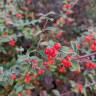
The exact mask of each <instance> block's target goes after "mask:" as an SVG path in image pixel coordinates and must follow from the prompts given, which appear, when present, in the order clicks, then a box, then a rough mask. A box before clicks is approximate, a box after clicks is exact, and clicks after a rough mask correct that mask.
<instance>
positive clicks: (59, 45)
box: [53, 43, 61, 50]
mask: <svg viewBox="0 0 96 96" xmlns="http://www.w3.org/2000/svg"><path fill="white" fill-rule="evenodd" d="M53 48H54V49H56V50H60V49H61V44H60V43H56V44H55V45H54V46H53Z"/></svg>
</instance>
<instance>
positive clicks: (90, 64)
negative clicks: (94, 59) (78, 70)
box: [85, 63, 96, 69]
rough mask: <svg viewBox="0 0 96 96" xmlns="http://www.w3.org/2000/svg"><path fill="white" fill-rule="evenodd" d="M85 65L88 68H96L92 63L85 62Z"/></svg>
mask: <svg viewBox="0 0 96 96" xmlns="http://www.w3.org/2000/svg"><path fill="white" fill-rule="evenodd" d="M85 66H86V68H88V69H94V68H96V65H95V64H94V63H86V64H85Z"/></svg>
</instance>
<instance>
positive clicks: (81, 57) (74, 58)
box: [72, 52, 96, 60]
mask: <svg viewBox="0 0 96 96" xmlns="http://www.w3.org/2000/svg"><path fill="white" fill-rule="evenodd" d="M94 55H96V52H94V53H92V54H88V55H84V56H79V57H77V58H76V57H73V58H72V60H80V59H84V58H87V57H91V56H94Z"/></svg>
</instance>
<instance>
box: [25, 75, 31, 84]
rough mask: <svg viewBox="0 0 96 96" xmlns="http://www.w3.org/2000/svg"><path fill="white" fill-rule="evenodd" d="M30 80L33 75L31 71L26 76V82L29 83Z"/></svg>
mask: <svg viewBox="0 0 96 96" xmlns="http://www.w3.org/2000/svg"><path fill="white" fill-rule="evenodd" d="M30 82H31V76H30V74H29V73H27V74H26V76H25V83H26V84H29V83H30Z"/></svg>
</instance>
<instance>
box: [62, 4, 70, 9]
mask: <svg viewBox="0 0 96 96" xmlns="http://www.w3.org/2000/svg"><path fill="white" fill-rule="evenodd" d="M65 8H66V9H71V8H72V5H71V4H65V5H64V6H63V9H65Z"/></svg>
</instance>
